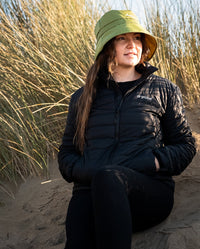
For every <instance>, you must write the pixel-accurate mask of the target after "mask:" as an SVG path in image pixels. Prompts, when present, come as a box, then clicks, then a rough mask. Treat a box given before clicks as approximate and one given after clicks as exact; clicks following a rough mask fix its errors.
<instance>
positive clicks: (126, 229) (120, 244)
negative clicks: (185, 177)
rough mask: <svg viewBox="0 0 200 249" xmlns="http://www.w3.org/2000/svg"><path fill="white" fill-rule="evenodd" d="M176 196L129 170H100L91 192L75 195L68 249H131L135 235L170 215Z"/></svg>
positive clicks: (68, 221) (70, 209) (69, 219)
mask: <svg viewBox="0 0 200 249" xmlns="http://www.w3.org/2000/svg"><path fill="white" fill-rule="evenodd" d="M173 194H174V191H173V189H172V188H171V187H169V186H168V185H167V184H165V183H163V182H161V181H159V180H155V179H153V177H150V176H146V175H144V174H141V173H138V172H136V171H133V170H131V169H128V168H124V167H117V169H114V168H113V169H104V170H100V171H99V172H98V173H97V174H96V175H95V176H94V178H93V180H92V184H91V190H77V191H74V194H73V196H72V199H71V201H70V203H69V207H68V213H67V219H66V234H67V242H66V247H65V249H130V248H131V238H132V232H136V231H140V230H144V229H146V228H149V227H152V226H154V225H156V224H158V223H160V222H161V221H163V220H164V219H165V218H166V217H167V216H168V215H169V214H170V212H171V209H172V206H173Z"/></svg>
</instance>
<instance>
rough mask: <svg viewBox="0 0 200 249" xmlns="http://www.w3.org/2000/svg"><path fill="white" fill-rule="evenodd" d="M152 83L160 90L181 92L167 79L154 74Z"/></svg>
mask: <svg viewBox="0 0 200 249" xmlns="http://www.w3.org/2000/svg"><path fill="white" fill-rule="evenodd" d="M151 82H152V84H153V85H154V86H157V87H159V89H161V90H162V89H163V90H167V91H173V92H174V91H179V90H180V89H179V87H178V86H177V85H176V84H175V83H173V82H172V81H170V80H169V79H167V78H164V77H161V76H158V75H155V74H153V75H152V78H151Z"/></svg>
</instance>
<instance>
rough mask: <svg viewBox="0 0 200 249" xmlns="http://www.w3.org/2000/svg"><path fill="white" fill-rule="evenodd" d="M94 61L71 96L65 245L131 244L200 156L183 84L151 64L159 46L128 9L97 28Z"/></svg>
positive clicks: (62, 159)
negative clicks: (69, 195) (178, 178)
mask: <svg viewBox="0 0 200 249" xmlns="http://www.w3.org/2000/svg"><path fill="white" fill-rule="evenodd" d="M95 34H96V38H97V44H96V53H95V61H94V64H93V65H92V67H91V68H90V70H89V72H88V75H87V79H86V84H85V86H84V87H83V88H81V89H79V90H78V91H77V92H75V93H74V94H73V96H72V98H71V102H70V105H69V112H68V118H67V125H66V129H65V133H64V136H63V141H62V145H61V146H60V151H59V154H58V161H59V168H60V172H61V174H62V176H63V177H64V179H66V180H67V181H68V182H74V188H73V195H72V199H71V201H70V203H69V207H68V214H67V219H66V233H67V242H66V247H65V248H67V249H79V248H81V249H84V248H87V249H89V248H91V249H92V248H93V249H94V248H98V249H112V248H113V249H118V248H119V249H130V248H131V237H132V232H135V231H140V230H143V229H146V228H149V227H152V226H154V225H156V224H158V223H160V222H162V221H163V220H164V219H165V218H166V217H167V216H168V215H169V214H170V212H171V210H172V207H173V195H174V181H173V180H172V176H173V175H178V174H180V173H181V172H182V171H183V170H184V169H185V168H186V167H187V166H188V165H189V163H190V162H191V160H192V158H193V157H194V155H195V152H196V150H195V146H194V138H193V137H192V134H191V131H190V128H189V126H188V124H187V121H186V118H185V114H184V109H183V105H182V98H181V93H180V90H179V88H178V87H177V86H176V85H174V84H173V83H171V82H169V81H168V80H167V79H164V78H161V77H158V76H156V75H154V74H153V73H154V72H155V71H156V70H157V68H155V67H153V66H151V65H150V64H148V63H147V61H149V60H150V59H151V57H152V56H153V54H154V52H155V50H156V47H157V43H156V40H155V38H154V37H153V36H152V35H151V34H149V32H148V31H146V30H145V29H144V28H143V27H142V26H141V25H140V24H139V22H138V20H137V17H136V16H135V15H134V14H133V13H132V12H131V11H126V10H122V11H119V10H111V11H109V12H107V13H106V14H105V15H104V16H103V17H102V18H101V19H100V20H99V21H98V23H97V25H96V27H95Z"/></svg>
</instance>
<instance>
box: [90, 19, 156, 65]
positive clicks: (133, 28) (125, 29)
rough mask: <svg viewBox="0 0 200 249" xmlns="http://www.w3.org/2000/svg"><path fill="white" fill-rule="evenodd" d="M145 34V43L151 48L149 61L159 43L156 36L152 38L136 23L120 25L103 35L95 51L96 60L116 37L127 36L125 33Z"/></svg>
mask: <svg viewBox="0 0 200 249" xmlns="http://www.w3.org/2000/svg"><path fill="white" fill-rule="evenodd" d="M132 32H133V33H143V34H145V41H146V45H147V47H148V48H149V53H148V56H147V58H146V60H147V61H149V60H150V59H151V58H152V56H153V55H154V53H155V51H156V48H157V41H156V38H155V37H154V36H152V35H151V34H150V33H149V32H148V31H147V30H146V29H144V28H143V27H142V26H141V25H140V24H136V23H131V22H130V21H129V23H128V24H127V23H126V25H125V24H124V23H122V24H119V25H117V26H115V27H113V28H112V29H111V30H110V29H109V30H107V31H106V32H104V34H102V35H101V37H100V39H99V40H98V42H97V44H96V51H95V59H96V58H97V57H98V55H99V54H100V52H101V51H102V50H103V48H104V46H105V45H106V43H107V42H108V41H110V40H111V39H113V38H114V37H116V36H117V35H121V34H125V33H132Z"/></svg>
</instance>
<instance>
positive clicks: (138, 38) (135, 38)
mask: <svg viewBox="0 0 200 249" xmlns="http://www.w3.org/2000/svg"><path fill="white" fill-rule="evenodd" d="M133 39H134V40H139V41H140V40H141V36H140V35H137V36H135V37H134V38H133Z"/></svg>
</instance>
